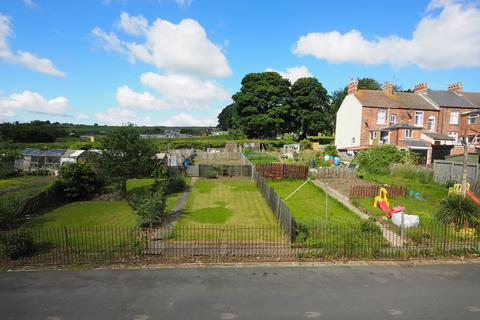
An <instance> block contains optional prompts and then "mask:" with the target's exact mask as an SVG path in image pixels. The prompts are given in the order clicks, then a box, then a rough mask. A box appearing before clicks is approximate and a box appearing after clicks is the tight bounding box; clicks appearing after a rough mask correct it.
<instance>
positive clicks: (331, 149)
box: [324, 143, 338, 157]
mask: <svg viewBox="0 0 480 320" xmlns="http://www.w3.org/2000/svg"><path fill="white" fill-rule="evenodd" d="M324 151H325V154H326V155H328V156H335V157H336V156H338V150H337V147H335V145H334V144H332V143H330V144H329V145H327V146H326V147H325V149H324Z"/></svg>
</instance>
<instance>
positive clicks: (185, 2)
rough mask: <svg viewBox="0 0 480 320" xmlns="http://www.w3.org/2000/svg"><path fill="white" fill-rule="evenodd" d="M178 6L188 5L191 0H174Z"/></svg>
mask: <svg viewBox="0 0 480 320" xmlns="http://www.w3.org/2000/svg"><path fill="white" fill-rule="evenodd" d="M175 2H176V3H177V5H178V6H179V7H189V6H190V5H191V4H192V2H193V0H175Z"/></svg>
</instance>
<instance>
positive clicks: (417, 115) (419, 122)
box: [413, 111, 423, 127]
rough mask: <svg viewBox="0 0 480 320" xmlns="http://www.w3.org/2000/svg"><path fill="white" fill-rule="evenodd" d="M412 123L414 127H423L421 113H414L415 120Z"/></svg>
mask: <svg viewBox="0 0 480 320" xmlns="http://www.w3.org/2000/svg"><path fill="white" fill-rule="evenodd" d="M413 123H414V124H415V125H416V126H419V127H421V126H423V111H416V112H415V119H414V121H413Z"/></svg>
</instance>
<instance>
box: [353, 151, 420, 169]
mask: <svg viewBox="0 0 480 320" xmlns="http://www.w3.org/2000/svg"><path fill="white" fill-rule="evenodd" d="M409 159H411V155H410V153H409V152H408V151H402V150H399V149H397V147H395V146H394V145H390V144H386V145H381V146H375V147H373V148H371V149H368V150H365V151H361V152H360V153H359V154H358V155H357V156H356V157H355V158H354V159H353V162H354V163H358V164H359V165H360V168H361V169H362V170H365V171H367V172H370V173H378V174H387V173H388V172H389V165H390V164H391V163H403V162H404V161H407V160H409Z"/></svg>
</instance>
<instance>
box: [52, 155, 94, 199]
mask: <svg viewBox="0 0 480 320" xmlns="http://www.w3.org/2000/svg"><path fill="white" fill-rule="evenodd" d="M59 184H60V186H61V188H62V189H63V192H64V194H65V196H66V197H67V199H69V200H81V199H85V198H87V197H89V196H91V195H92V194H94V193H95V192H96V191H98V189H99V188H100V187H101V186H102V185H103V181H102V180H101V179H100V178H99V176H98V174H97V173H95V172H94V171H93V170H92V169H91V168H90V167H89V166H88V165H87V164H85V163H66V164H64V165H63V166H62V167H61V168H60V179H59Z"/></svg>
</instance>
